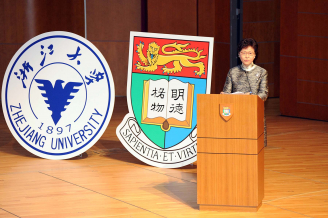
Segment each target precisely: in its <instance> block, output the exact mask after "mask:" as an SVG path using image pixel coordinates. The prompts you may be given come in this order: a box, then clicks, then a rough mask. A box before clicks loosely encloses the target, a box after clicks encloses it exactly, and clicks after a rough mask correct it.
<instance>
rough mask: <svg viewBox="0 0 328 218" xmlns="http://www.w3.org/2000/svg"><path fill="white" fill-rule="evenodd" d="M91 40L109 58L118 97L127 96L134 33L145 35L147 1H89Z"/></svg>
mask: <svg viewBox="0 0 328 218" xmlns="http://www.w3.org/2000/svg"><path fill="white" fill-rule="evenodd" d="M86 3H87V4H86V5H87V38H88V39H89V40H90V41H91V42H92V43H94V44H95V45H96V46H97V48H98V49H99V50H100V51H101V53H102V54H103V55H104V57H105V58H106V60H107V62H108V65H109V67H110V69H111V71H112V75H113V79H114V83H115V95H117V96H125V95H126V85H127V73H128V57H129V54H128V51H129V37H130V31H142V27H143V25H144V23H143V22H145V21H144V20H142V19H143V14H142V13H146V12H145V11H143V10H144V8H142V7H143V0H121V1H119V0H97V1H93V0H87V2H86Z"/></svg>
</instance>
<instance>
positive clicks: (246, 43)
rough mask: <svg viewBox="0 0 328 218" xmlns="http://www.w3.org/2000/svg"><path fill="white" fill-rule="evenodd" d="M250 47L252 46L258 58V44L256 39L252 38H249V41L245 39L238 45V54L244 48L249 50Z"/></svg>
mask: <svg viewBox="0 0 328 218" xmlns="http://www.w3.org/2000/svg"><path fill="white" fill-rule="evenodd" d="M248 46H251V47H252V48H253V49H254V51H255V55H256V57H257V48H258V45H257V42H256V41H255V39H252V38H247V39H243V40H241V41H240V42H239V44H238V53H239V52H240V51H241V50H242V49H243V48H247V47H248Z"/></svg>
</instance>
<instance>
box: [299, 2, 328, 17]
mask: <svg viewBox="0 0 328 218" xmlns="http://www.w3.org/2000/svg"><path fill="white" fill-rule="evenodd" d="M298 11H299V12H308V13H325V14H328V2H327V0H298Z"/></svg>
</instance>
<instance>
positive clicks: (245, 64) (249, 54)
mask: <svg viewBox="0 0 328 218" xmlns="http://www.w3.org/2000/svg"><path fill="white" fill-rule="evenodd" d="M257 49H258V45H257V42H256V41H255V40H254V39H252V38H247V39H243V40H241V41H240V43H239V44H238V57H239V58H240V60H241V62H242V64H241V65H238V66H236V67H233V68H231V69H230V70H229V72H228V75H227V79H226V82H225V84H224V88H223V92H221V94H228V93H229V94H230V93H236V94H237V93H239V94H245V95H258V96H259V97H260V98H261V99H262V100H263V101H265V100H266V99H267V98H268V93H269V88H268V73H267V71H266V70H265V69H263V68H262V67H260V66H258V65H256V64H254V60H255V59H256V56H257ZM264 146H267V131H266V120H265V118H264Z"/></svg>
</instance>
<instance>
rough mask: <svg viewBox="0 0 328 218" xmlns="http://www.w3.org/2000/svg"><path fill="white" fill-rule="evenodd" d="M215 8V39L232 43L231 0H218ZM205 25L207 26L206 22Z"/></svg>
mask: <svg viewBox="0 0 328 218" xmlns="http://www.w3.org/2000/svg"><path fill="white" fill-rule="evenodd" d="M198 2H200V1H198ZM214 10H215V28H214V30H215V38H214V41H215V42H224V43H229V44H230V1H227V0H216V1H215V7H214ZM203 25H205V26H206V23H205V24H203ZM229 55H230V53H229Z"/></svg>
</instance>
